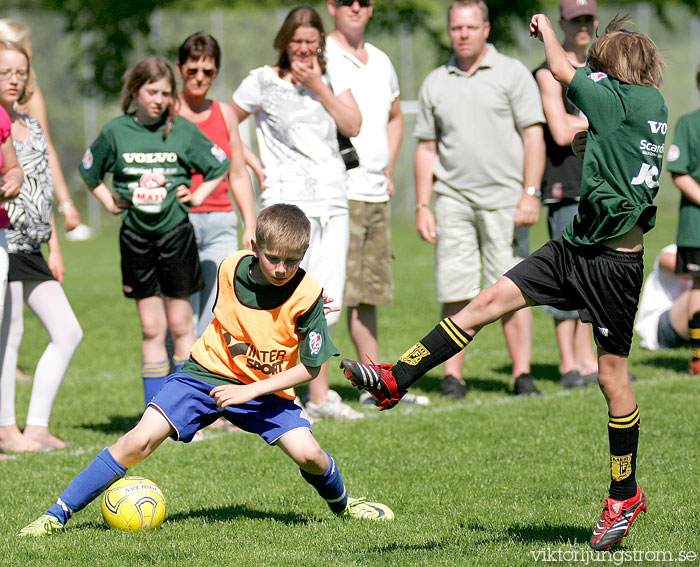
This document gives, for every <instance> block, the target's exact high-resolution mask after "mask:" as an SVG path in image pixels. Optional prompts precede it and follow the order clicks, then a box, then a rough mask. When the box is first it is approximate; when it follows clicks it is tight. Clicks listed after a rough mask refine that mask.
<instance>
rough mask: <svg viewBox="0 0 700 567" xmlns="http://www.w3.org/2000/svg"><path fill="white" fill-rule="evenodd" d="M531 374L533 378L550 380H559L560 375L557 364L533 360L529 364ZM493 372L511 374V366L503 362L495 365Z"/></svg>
mask: <svg viewBox="0 0 700 567" xmlns="http://www.w3.org/2000/svg"><path fill="white" fill-rule="evenodd" d="M530 368H531V374H532V376H533V377H534V378H535V380H549V381H550V382H559V380H560V379H561V376H560V375H559V365H557V364H548V363H536V362H533V363H532V365H531V367H530ZM493 371H494V372H498V373H499V374H508V375H510V374H511V371H512V366H511V365H510V364H503V365H501V366H496V367H495V368H494V369H493Z"/></svg>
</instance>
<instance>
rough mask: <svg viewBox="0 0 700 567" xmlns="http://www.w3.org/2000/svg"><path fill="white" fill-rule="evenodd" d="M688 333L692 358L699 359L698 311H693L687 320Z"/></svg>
mask: <svg viewBox="0 0 700 567" xmlns="http://www.w3.org/2000/svg"><path fill="white" fill-rule="evenodd" d="M688 335H689V336H690V347H691V348H692V349H693V354H692V357H693V360H700V311H696V312H695V313H693V316H692V317H691V318H690V320H689V321H688Z"/></svg>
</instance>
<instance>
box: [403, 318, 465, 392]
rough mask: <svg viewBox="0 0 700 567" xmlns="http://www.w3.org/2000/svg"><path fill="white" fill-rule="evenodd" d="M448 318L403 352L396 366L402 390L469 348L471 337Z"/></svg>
mask: <svg viewBox="0 0 700 567" xmlns="http://www.w3.org/2000/svg"><path fill="white" fill-rule="evenodd" d="M472 338H473V337H471V336H470V335H469V334H468V333H465V332H464V331H463V330H462V329H460V328H459V327H458V326H457V325H455V324H454V322H453V321H452V319H450V318H449V317H447V318H445V319H443V320H442V321H440V323H438V324H437V325H436V327H435V328H434V329H433V330H432V331H430V332H429V333H428V334H427V335H426V336H425V337H423V338H422V339H421V340H420V342H417V343H416V344H415V345H413V346H412V347H411V348H410V349H408V350H407V351H406V352H405V353H403V354H402V355H401V358H399V361H398V362H397V363H396V364H395V365H394V370H393V373H394V378H395V379H396V383H397V385H398V387H399V390H402V391H405V390H408V387H409V386H410V385H411V384H413V383H414V382H415V381H416V380H418V378H420V377H421V376H423V374H425V373H426V372H428V370H430V369H432V368H435V367H436V366H438V365H440V364H442V363H443V362H445V361H446V360H448V359H450V358H452V357H453V356H454V355H455V354H457V353H458V352H459V351H461V350H462V349H463V348H464V347H466V346H467V345H468V344H469V342H470V341H471V340H472Z"/></svg>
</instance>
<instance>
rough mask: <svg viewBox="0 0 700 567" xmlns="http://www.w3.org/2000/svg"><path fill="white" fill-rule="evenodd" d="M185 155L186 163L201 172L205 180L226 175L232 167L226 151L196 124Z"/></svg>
mask: <svg viewBox="0 0 700 567" xmlns="http://www.w3.org/2000/svg"><path fill="white" fill-rule="evenodd" d="M182 120H184V118H182ZM183 157H184V159H183V161H184V163H185V165H187V166H188V167H190V169H193V170H195V171H198V172H199V173H201V174H202V175H203V176H204V181H209V180H210V179H216V178H217V177H220V176H221V175H224V174H225V173H226V172H227V171H228V170H229V167H231V162H230V161H229V159H228V157H227V156H226V152H225V151H224V150H223V149H222V148H220V147H219V146H217V145H216V144H213V143H212V142H211V140H209V138H207V137H206V136H205V135H204V134H203V133H202V131H201V130H200V129H199V128H198V127H196V126H195V127H194V128H192V137H191V140H190V143H189V144H188V147H187V153H186V154H185V155H184V156H183Z"/></svg>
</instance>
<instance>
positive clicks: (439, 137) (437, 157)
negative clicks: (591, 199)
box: [414, 0, 545, 398]
mask: <svg viewBox="0 0 700 567" xmlns="http://www.w3.org/2000/svg"><path fill="white" fill-rule="evenodd" d="M447 19H448V31H449V37H450V42H451V44H452V49H453V52H454V53H453V56H452V58H451V59H450V60H449V62H448V63H447V64H446V65H442V66H441V67H438V68H437V69H435V70H434V71H432V72H431V73H430V74H429V75H428V77H427V78H426V79H425V81H424V82H423V85H422V86H421V89H420V95H419V102H418V117H417V121H416V127H415V130H414V136H415V137H416V138H417V140H418V143H417V146H416V154H415V175H416V230H417V231H418V234H419V235H420V236H421V238H423V239H424V240H426V241H428V242H430V243H433V244H436V289H437V298H438V301H440V302H441V303H442V304H443V309H442V316H443V317H450V316H452V315H454V314H456V313H457V312H459V311H460V310H461V309H462V308H463V307H464V306H465V305H467V304H468V303H469V302H470V301H471V300H472V299H473V298H474V297H476V295H477V294H478V292H479V289H480V284H482V283H483V285H484V287H487V286H490V285H492V284H494V283H495V282H496V280H497V279H498V278H499V277H500V276H502V275H503V274H504V273H505V272H506V271H508V270H509V269H510V268H512V267H513V266H514V265H515V264H516V263H517V262H518V261H519V260H520V259H522V258H524V257H525V256H527V255H528V252H529V250H528V248H529V243H528V235H527V227H528V226H530V225H532V224H534V223H536V222H537V219H538V217H539V202H540V201H539V196H540V183H541V180H542V172H543V170H544V162H545V147H544V138H543V134H542V123H543V122H544V115H543V113H542V103H541V101H540V95H539V91H538V89H537V84H536V83H535V81H534V79H533V77H532V75H531V73H530V72H529V71H528V69H527V68H526V67H525V66H524V65H523V64H522V63H520V62H519V61H517V60H516V59H513V58H511V57H506V56H505V55H502V54H501V53H499V52H498V51H497V50H496V48H495V47H494V46H493V45H492V44H490V43H488V37H489V32H490V30H491V27H490V23H489V18H488V8H487V6H486V4H485V3H484V2H483V1H482V0H456V1H454V2H452V3H451V4H450V7H449V9H448V12H447ZM433 193H434V194H435V199H434V203H433ZM433 205H434V210H435V212H434V213H433V210H431V206H433ZM482 269H483V278H482ZM503 332H504V334H505V337H506V342H507V344H508V350H509V352H510V355H511V359H512V361H513V368H512V372H513V377H514V378H515V386H514V390H515V393H516V394H518V395H533V394H539V390H538V389H537V387H536V386H535V383H534V381H533V377H532V374H531V373H530V353H531V343H532V340H531V337H532V313H531V312H530V310H529V309H522V310H520V311H518V312H516V313H513V314H512V315H510V316H507V317H506V318H504V319H503ZM463 362H464V351H461V352H460V353H459V354H457V355H455V356H454V357H453V358H451V359H449V360H448V361H447V362H445V366H444V368H445V378H444V379H443V381H442V394H443V395H444V396H446V397H451V398H461V397H463V396H464V395H465V394H466V389H467V386H466V383H465V382H464V380H462V367H463Z"/></svg>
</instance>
